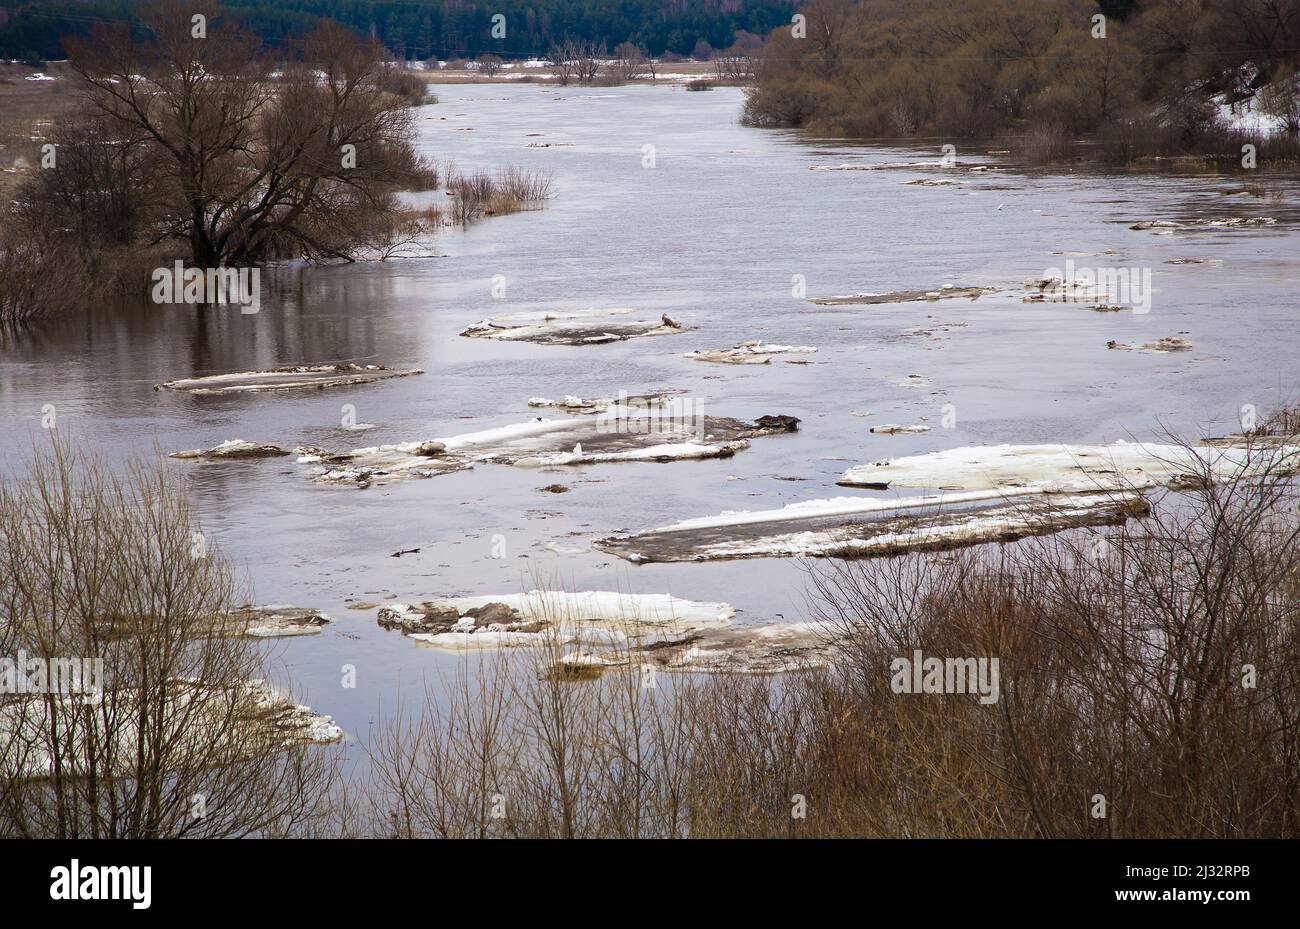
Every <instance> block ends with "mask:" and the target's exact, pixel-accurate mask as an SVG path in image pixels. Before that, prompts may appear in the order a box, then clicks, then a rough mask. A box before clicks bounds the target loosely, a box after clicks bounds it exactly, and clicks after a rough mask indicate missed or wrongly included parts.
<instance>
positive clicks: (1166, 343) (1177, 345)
mask: <svg viewBox="0 0 1300 929" xmlns="http://www.w3.org/2000/svg"><path fill="white" fill-rule="evenodd" d="M1093 309H1098V307H1093ZM1104 309H1107V308H1103V311H1104ZM1106 347H1107V348H1112V349H1118V350H1119V351H1124V352H1143V353H1145V354H1148V355H1168V354H1170V353H1171V352H1187V351H1191V349H1192V343H1191V342H1189V341H1187V340H1186V339H1180V338H1179V337H1177V336H1165V337H1164V338H1161V339H1156V340H1155V341H1154V342H1143V343H1142V344H1141V345H1129V344H1128V343H1127V342H1116V341H1115V340H1114V339H1112V340H1111V341H1109V342H1107V343H1106Z"/></svg>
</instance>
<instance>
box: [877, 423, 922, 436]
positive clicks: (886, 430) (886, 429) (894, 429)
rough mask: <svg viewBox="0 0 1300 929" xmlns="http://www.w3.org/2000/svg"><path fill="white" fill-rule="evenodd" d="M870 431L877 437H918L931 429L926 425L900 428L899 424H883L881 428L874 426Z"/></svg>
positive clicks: (919, 424)
mask: <svg viewBox="0 0 1300 929" xmlns="http://www.w3.org/2000/svg"><path fill="white" fill-rule="evenodd" d="M870 431H871V432H874V433H875V434H876V435H916V434H918V433H922V432H929V431H930V427H929V426H927V425H925V424H924V423H915V424H913V425H911V426H900V425H899V424H898V423H882V424H881V425H879V426H872V427H871V430H870Z"/></svg>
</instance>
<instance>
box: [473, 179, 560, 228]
mask: <svg viewBox="0 0 1300 929" xmlns="http://www.w3.org/2000/svg"><path fill="white" fill-rule="evenodd" d="M551 187H552V181H551V177H550V175H548V174H544V173H541V172H536V171H525V170H523V169H520V168H514V167H511V168H504V169H502V170H500V171H498V172H497V173H496V174H460V173H458V172H456V171H455V169H454V168H449V169H448V175H447V192H448V193H450V194H451V195H452V197H453V198H454V199H453V200H452V207H451V211H450V215H451V220H452V221H453V222H454V223H456V224H458V225H466V224H468V223H470V222H472V221H474V220H476V219H479V218H480V217H483V216H500V215H505V214H509V213H518V212H519V211H521V210H526V209H538V208H540V206H541V205H542V203H543V202H544V201H546V200H547V199H549V198H550V196H551Z"/></svg>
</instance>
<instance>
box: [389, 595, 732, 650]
mask: <svg viewBox="0 0 1300 929" xmlns="http://www.w3.org/2000/svg"><path fill="white" fill-rule="evenodd" d="M734 616H735V610H733V609H732V608H731V607H730V606H729V605H728V604H726V603H707V602H700V601H695V600H683V599H681V598H679V597H673V596H670V595H668V594H624V593H615V592H611V591H598V590H586V591H579V592H575V593H570V592H567V591H558V590H531V591H529V592H527V593H524V594H499V595H493V596H485V597H449V598H443V599H439V600H428V601H425V602H424V603H421V604H407V603H393V604H389V605H388V606H386V607H383V608H382V609H380V611H379V614H378V617H377V620H378V622H379V625H381V626H383V627H384V628H385V629H396V630H399V631H401V632H403V633H405V634H406V635H408V636H410V637H411V638H413V639H415V640H416V641H418V642H423V643H425V644H426V645H432V646H435V647H438V648H446V649H452V650H465V649H481V648H504V647H510V646H531V645H538V644H542V643H543V642H551V641H558V642H560V643H564V642H574V641H577V642H580V643H584V644H586V645H605V646H621V645H626V644H627V643H629V642H650V641H659V640H660V639H661V638H662V637H663V636H664V635H669V636H680V635H684V634H686V633H689V632H692V631H695V630H699V629H707V628H712V627H715V626H724V625H726V624H728V623H730V622H731V620H732V618H733V617H734Z"/></svg>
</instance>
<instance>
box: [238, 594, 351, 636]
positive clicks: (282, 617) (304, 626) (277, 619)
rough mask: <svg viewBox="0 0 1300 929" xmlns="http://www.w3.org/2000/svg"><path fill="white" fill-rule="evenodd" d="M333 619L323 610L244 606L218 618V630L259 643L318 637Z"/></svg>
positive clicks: (276, 606)
mask: <svg viewBox="0 0 1300 929" xmlns="http://www.w3.org/2000/svg"><path fill="white" fill-rule="evenodd" d="M329 623H330V618H329V616H328V615H327V614H325V613H322V612H321V611H320V610H312V609H307V608H305V607H299V606H289V605H288V604H281V603H273V604H267V605H266V606H251V605H249V606H241V607H238V608H236V609H234V610H231V611H230V612H228V613H226V614H224V615H222V616H221V617H219V619H218V621H217V624H216V630H217V631H218V632H219V633H221V634H223V635H243V636H250V637H252V638H256V639H272V638H281V637H287V636H299V635H317V634H319V633H320V631H321V629H322V628H324V627H325V626H328V625H329Z"/></svg>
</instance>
